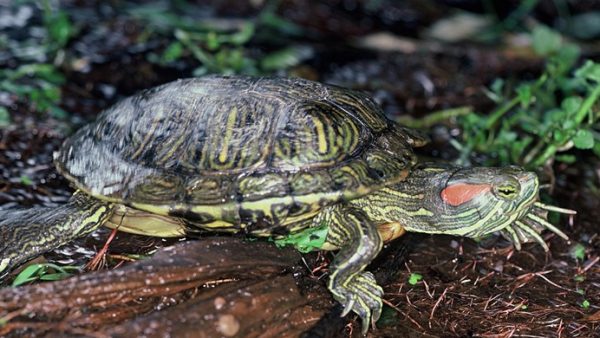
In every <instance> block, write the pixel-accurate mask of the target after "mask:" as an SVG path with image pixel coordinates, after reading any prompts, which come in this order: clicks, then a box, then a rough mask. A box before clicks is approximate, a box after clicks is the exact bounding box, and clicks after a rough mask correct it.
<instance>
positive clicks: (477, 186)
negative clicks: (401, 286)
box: [396, 166, 574, 250]
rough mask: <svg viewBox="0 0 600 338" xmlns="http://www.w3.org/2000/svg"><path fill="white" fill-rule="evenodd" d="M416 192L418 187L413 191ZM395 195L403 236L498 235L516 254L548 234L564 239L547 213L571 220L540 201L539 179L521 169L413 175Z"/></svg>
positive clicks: (436, 170) (425, 171)
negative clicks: (399, 194)
mask: <svg viewBox="0 0 600 338" xmlns="http://www.w3.org/2000/svg"><path fill="white" fill-rule="evenodd" d="M415 187H418V188H417V189H415ZM396 189H398V190H401V191H402V193H403V195H404V197H405V198H403V199H402V200H401V201H400V203H399V206H398V211H399V212H396V219H398V218H400V219H401V220H400V222H401V223H402V224H403V226H404V228H405V229H406V230H407V231H415V232H425V233H439V234H449V235H458V236H466V237H472V238H475V237H481V236H483V235H487V234H490V233H493V232H496V231H500V232H501V233H502V234H503V235H505V237H507V238H508V239H510V240H511V241H512V242H513V243H514V244H515V247H516V248H517V249H520V247H521V243H523V242H529V241H537V242H538V243H540V244H541V245H542V246H543V247H544V249H546V250H547V249H548V247H547V245H546V243H545V242H544V240H543V239H542V238H541V236H540V235H539V233H540V232H541V231H542V230H543V229H549V230H551V231H553V232H555V233H556V234H558V235H559V236H561V237H563V238H565V239H568V238H567V236H566V235H565V234H564V233H563V232H561V231H560V230H559V229H558V228H556V227H555V226H554V225H552V224H551V223H549V222H548V221H547V220H546V213H547V212H546V211H548V210H550V211H556V212H561V213H567V214H573V213H574V212H573V211H571V210H567V209H561V208H557V207H553V206H549V205H545V204H542V203H540V202H539V201H538V191H539V180H538V178H537V176H536V175H535V174H534V173H532V172H528V171H525V170H523V169H522V168H520V167H515V166H510V167H504V168H436V167H425V168H422V169H416V170H415V171H414V174H412V175H411V177H409V179H408V180H407V181H405V182H402V183H399V184H398V185H397V186H396Z"/></svg>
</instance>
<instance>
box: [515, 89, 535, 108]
mask: <svg viewBox="0 0 600 338" xmlns="http://www.w3.org/2000/svg"><path fill="white" fill-rule="evenodd" d="M517 95H518V97H519V101H520V102H521V107H522V108H524V109H526V108H527V107H529V104H530V103H531V101H532V98H533V96H532V93H531V85H526V84H524V85H521V86H519V87H517Z"/></svg>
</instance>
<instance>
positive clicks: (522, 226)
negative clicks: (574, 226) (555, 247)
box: [501, 198, 577, 251]
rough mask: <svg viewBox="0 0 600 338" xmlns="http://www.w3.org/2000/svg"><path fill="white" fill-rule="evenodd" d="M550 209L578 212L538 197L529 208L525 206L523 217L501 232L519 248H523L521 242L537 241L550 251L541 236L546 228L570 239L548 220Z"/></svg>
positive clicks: (559, 211)
mask: <svg viewBox="0 0 600 338" xmlns="http://www.w3.org/2000/svg"><path fill="white" fill-rule="evenodd" d="M548 211H553V212H557V213H561V214H566V215H575V214H576V213H577V212H576V211H574V210H570V209H564V208H559V207H557V206H553V205H549V204H544V203H542V202H540V201H539V200H537V198H536V199H534V200H533V203H531V205H530V206H529V208H525V212H524V213H523V215H522V216H521V217H518V218H517V219H516V220H515V221H514V222H512V223H510V224H509V225H508V226H507V227H505V228H504V229H502V230H501V232H502V233H503V235H505V236H506V237H507V238H509V239H510V240H511V241H512V242H513V244H514V246H515V248H516V249H517V250H521V243H526V242H532V241H536V242H538V243H539V244H540V245H541V246H542V247H543V248H544V250H545V251H548V250H549V248H548V245H547V244H546V242H545V241H544V239H543V238H542V236H540V233H541V232H542V231H543V230H544V229H548V230H550V231H552V232H553V233H555V234H557V235H558V236H560V237H562V238H563V239H565V240H567V241H568V240H569V237H568V236H567V235H566V234H565V233H564V232H562V231H561V230H560V229H559V228H557V227H556V226H554V225H553V224H552V223H550V222H548V220H547V219H546V216H547V214H548Z"/></svg>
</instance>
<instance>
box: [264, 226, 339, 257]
mask: <svg viewBox="0 0 600 338" xmlns="http://www.w3.org/2000/svg"><path fill="white" fill-rule="evenodd" d="M328 231H329V227H327V225H321V226H318V227H312V228H307V229H305V230H302V231H300V232H297V233H293V234H289V235H287V236H285V237H283V238H277V239H274V240H273V241H274V242H275V245H277V246H278V247H283V246H286V245H293V246H294V247H296V249H297V250H298V251H300V252H304V253H306V252H311V251H313V250H317V249H320V248H322V247H323V244H325V239H327V232H328Z"/></svg>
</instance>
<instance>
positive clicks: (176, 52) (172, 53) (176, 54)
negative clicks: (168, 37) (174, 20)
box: [160, 41, 183, 63]
mask: <svg viewBox="0 0 600 338" xmlns="http://www.w3.org/2000/svg"><path fill="white" fill-rule="evenodd" d="M182 54H183V45H182V44H181V42H179V41H174V42H171V44H170V45H169V46H167V48H165V50H164V51H163V53H162V55H161V57H160V60H161V62H163V63H169V62H173V61H176V60H178V59H179V58H180V57H181V55H182Z"/></svg>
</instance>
